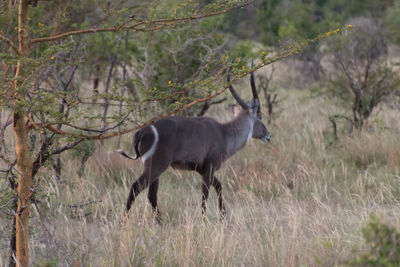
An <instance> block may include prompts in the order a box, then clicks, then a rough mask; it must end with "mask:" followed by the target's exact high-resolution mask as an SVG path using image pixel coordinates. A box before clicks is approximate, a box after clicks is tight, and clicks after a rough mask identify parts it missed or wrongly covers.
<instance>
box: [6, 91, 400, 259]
mask: <svg viewBox="0 0 400 267" xmlns="http://www.w3.org/2000/svg"><path fill="white" fill-rule="evenodd" d="M279 94H280V95H281V96H284V97H285V101H283V102H281V104H280V105H281V106H280V109H281V110H282V112H281V114H280V116H279V117H278V118H277V119H276V120H275V121H274V122H273V124H272V125H271V126H270V127H269V128H270V131H271V133H272V141H271V142H270V143H268V144H262V143H260V142H258V141H255V140H252V141H250V143H249V144H248V145H247V146H246V147H245V148H244V149H242V150H241V151H239V152H238V153H237V154H236V155H235V156H233V157H232V158H231V159H229V160H228V161H227V162H226V163H225V164H224V166H223V168H222V169H221V170H219V171H218V172H217V176H218V177H219V178H220V180H221V182H222V185H223V195H224V199H225V202H226V206H227V210H228V213H227V217H226V219H225V221H223V222H221V221H220V220H219V212H218V208H217V200H216V194H215V192H214V191H211V194H210V198H209V201H208V210H207V214H206V216H205V217H204V218H203V217H202V216H201V211H200V201H201V189H200V188H201V186H200V185H201V183H200V182H201V178H200V176H199V175H197V174H196V173H191V172H179V171H176V170H172V169H170V170H168V171H167V172H165V173H164V174H163V175H162V177H161V179H160V187H159V188H160V189H159V194H158V199H159V207H160V209H161V211H162V212H163V219H164V220H163V223H162V224H161V225H160V224H157V223H156V220H155V216H154V214H153V212H152V210H151V207H150V205H149V204H148V201H147V197H146V192H143V193H142V194H141V195H140V196H139V197H138V198H137V200H136V202H135V203H134V205H133V208H132V209H131V211H130V213H129V216H127V215H126V214H125V210H124V207H125V201H126V198H127V193H128V190H129V188H130V185H131V183H132V182H133V181H134V180H135V179H137V178H138V176H139V175H140V174H141V171H142V166H141V164H140V163H139V162H137V161H129V160H125V159H122V157H120V156H119V155H116V154H114V153H112V152H111V153H110V152H109V151H113V149H114V148H115V146H116V140H109V141H108V142H106V144H105V146H104V147H98V148H97V150H96V152H95V155H93V156H92V157H91V159H90V160H89V161H88V163H87V166H86V168H85V171H84V175H83V177H79V176H78V175H77V171H78V169H79V167H80V165H79V164H78V162H77V160H76V159H74V158H73V157H72V156H71V155H70V154H68V153H67V154H64V155H63V172H62V179H61V182H60V181H56V179H55V178H54V174H53V173H52V171H50V170H43V171H42V172H41V174H40V177H41V178H40V179H41V180H40V184H39V188H38V193H37V198H38V199H39V200H40V203H38V208H39V209H38V210H37V209H36V208H33V209H32V215H31V218H32V222H31V240H30V248H31V251H32V260H33V263H34V264H38V265H44V264H54V265H59V266H70V265H73V264H76V263H78V262H79V263H80V264H82V265H85V266H86V265H90V266H128V265H133V266H135V265H146V266H147V265H150V266H154V265H163V266H164V265H166V266H216V265H217V266H237V265H240V266H318V265H319V266H331V265H343V264H345V263H346V262H347V261H348V260H350V259H352V258H354V257H355V256H354V255H353V253H355V252H357V251H362V250H363V249H364V245H363V244H364V243H363V239H362V233H361V228H362V227H363V226H364V225H365V224H366V223H367V221H368V218H369V216H370V214H371V213H374V214H376V215H377V216H378V217H381V218H383V220H385V221H386V222H388V223H390V224H391V225H393V226H395V227H398V228H399V227H400V174H399V168H400V138H399V135H398V133H396V131H393V130H392V129H395V128H400V127H399V125H398V124H395V123H397V120H396V118H398V116H399V115H400V114H399V112H398V111H393V110H390V109H387V108H386V107H384V106H383V107H382V108H381V109H380V110H379V111H378V112H376V114H374V115H373V116H372V118H371V119H370V120H369V122H368V127H366V130H365V131H363V132H361V133H360V132H353V133H352V135H348V134H346V132H343V134H342V135H341V136H340V138H339V141H338V142H336V143H334V144H333V145H330V146H328V144H329V143H330V141H331V140H332V139H331V138H330V133H331V129H330V124H329V121H328V119H327V115H328V114H330V113H332V112H337V110H336V108H335V107H333V106H331V105H330V104H329V102H328V101H327V100H324V99H322V98H311V97H309V96H308V93H307V92H305V91H282V92H279ZM210 116H213V117H222V118H223V120H226V119H227V118H229V117H230V114H229V112H228V111H227V110H225V108H224V107H223V106H220V107H216V108H214V109H213V110H211V112H210ZM386 126H390V128H391V129H387V127H386ZM123 146H124V147H126V148H127V150H129V147H130V146H131V137H124V139H123ZM5 187H6V184H5V183H4V182H2V183H1V184H0V188H1V190H2V191H4V190H5ZM8 222H9V220H7V219H6V218H1V219H0V227H1V228H0V229H3V228H4V227H5V226H6V225H7V223H8ZM7 235H8V232H7V231H6V232H5V234H4V233H3V234H2V239H1V243H0V247H1V250H0V265H4V264H6V260H7V253H8V240H7ZM3 236H4V238H3ZM354 251H355V252H354Z"/></svg>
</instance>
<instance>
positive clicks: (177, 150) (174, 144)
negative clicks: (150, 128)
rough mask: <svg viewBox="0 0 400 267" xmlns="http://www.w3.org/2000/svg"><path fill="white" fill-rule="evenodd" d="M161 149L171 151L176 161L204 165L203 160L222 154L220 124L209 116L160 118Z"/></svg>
mask: <svg viewBox="0 0 400 267" xmlns="http://www.w3.org/2000/svg"><path fill="white" fill-rule="evenodd" d="M154 126H155V127H156V128H157V130H158V132H159V136H160V137H159V138H160V140H159V148H160V149H161V150H164V149H165V150H168V151H169V152H173V153H172V161H173V162H176V161H178V162H182V163H193V164H196V165H202V164H203V161H204V160H215V159H217V158H221V157H223V154H224V153H225V151H224V149H225V148H224V138H223V131H222V127H221V124H220V123H218V122H217V121H215V120H213V119H211V118H207V117H197V118H185V117H178V116H174V117H168V118H165V119H162V120H160V121H157V122H155V123H154Z"/></svg>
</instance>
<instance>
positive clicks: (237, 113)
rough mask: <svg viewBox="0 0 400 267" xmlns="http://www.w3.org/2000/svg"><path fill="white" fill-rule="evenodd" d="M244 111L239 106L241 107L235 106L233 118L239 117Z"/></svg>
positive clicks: (233, 107)
mask: <svg viewBox="0 0 400 267" xmlns="http://www.w3.org/2000/svg"><path fill="white" fill-rule="evenodd" d="M242 111H243V109H242V107H241V106H239V105H233V106H232V113H233V116H235V117H236V116H237V115H239V114H240V112H242Z"/></svg>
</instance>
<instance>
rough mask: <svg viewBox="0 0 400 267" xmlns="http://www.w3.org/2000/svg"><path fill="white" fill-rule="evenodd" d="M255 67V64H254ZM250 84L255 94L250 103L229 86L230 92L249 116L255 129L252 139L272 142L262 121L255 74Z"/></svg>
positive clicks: (228, 79) (251, 75)
mask: <svg viewBox="0 0 400 267" xmlns="http://www.w3.org/2000/svg"><path fill="white" fill-rule="evenodd" d="M252 66H253V63H252ZM227 81H228V83H230V75H229V71H228V76H227ZM250 84H251V91H252V93H253V98H252V99H251V100H250V103H246V102H245V101H244V100H243V99H242V98H241V97H240V96H239V95H238V94H237V93H236V91H235V89H234V88H233V86H232V85H230V86H229V90H230V91H231V93H232V95H233V97H234V98H235V100H236V101H237V102H238V104H239V105H240V106H241V107H242V109H243V112H245V113H246V114H248V115H247V116H248V118H249V119H250V121H251V123H252V125H253V129H252V133H251V137H253V138H256V139H260V140H261V141H263V142H264V143H265V142H267V141H268V142H269V141H270V140H271V135H270V133H269V132H268V130H267V127H265V125H264V123H263V121H262V119H263V115H262V113H261V105H260V100H259V98H258V93H257V88H256V83H255V80H254V73H253V72H252V73H251V74H250Z"/></svg>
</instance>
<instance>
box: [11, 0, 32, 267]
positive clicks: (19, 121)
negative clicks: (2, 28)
mask: <svg viewBox="0 0 400 267" xmlns="http://www.w3.org/2000/svg"><path fill="white" fill-rule="evenodd" d="M28 5H29V1H28V0H20V1H19V3H18V51H19V53H20V55H22V56H26V55H28V54H29V47H28V43H29V35H28V28H27V18H28ZM22 65H23V62H21V61H18V63H17V69H16V72H15V78H16V79H15V81H14V84H13V89H14V90H15V95H16V100H15V104H14V108H15V110H14V113H13V126H14V137H15V154H16V157H17V166H18V187H17V196H18V204H17V205H18V207H17V212H16V215H15V220H16V226H15V235H16V240H15V241H16V258H17V264H19V265H20V266H28V265H29V249H28V241H29V213H30V206H31V185H32V167H33V163H32V159H31V156H30V153H29V146H28V133H27V128H26V122H25V113H26V110H25V107H24V105H23V101H24V99H25V95H24V94H21V93H19V92H18V90H17V89H18V87H19V86H20V83H21V81H20V79H18V78H20V77H21V76H22V78H23V75H22V73H23V66H22Z"/></svg>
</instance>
